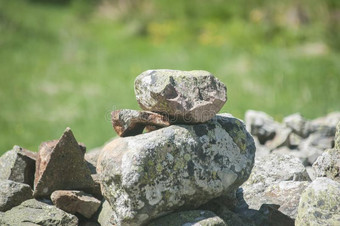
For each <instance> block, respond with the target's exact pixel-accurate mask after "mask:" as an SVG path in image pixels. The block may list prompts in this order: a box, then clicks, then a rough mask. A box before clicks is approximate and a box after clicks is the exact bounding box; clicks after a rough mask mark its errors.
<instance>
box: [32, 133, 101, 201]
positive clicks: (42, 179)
mask: <svg viewBox="0 0 340 226" xmlns="http://www.w3.org/2000/svg"><path fill="white" fill-rule="evenodd" d="M94 186H95V183H94V181H93V179H92V177H91V172H90V170H89V168H88V167H87V165H86V162H85V160H84V150H82V149H81V148H80V147H79V144H78V143H77V141H76V139H75V138H74V136H73V133H72V131H71V129H70V128H67V129H66V130H65V132H64V134H63V135H62V136H61V138H60V139H59V140H57V141H50V142H45V143H42V144H41V145H40V149H39V153H38V158H37V162H36V172H35V181H34V193H33V195H34V197H48V196H50V195H51V194H52V192H53V191H56V190H72V189H75V190H84V191H86V192H89V193H92V192H93V189H94Z"/></svg>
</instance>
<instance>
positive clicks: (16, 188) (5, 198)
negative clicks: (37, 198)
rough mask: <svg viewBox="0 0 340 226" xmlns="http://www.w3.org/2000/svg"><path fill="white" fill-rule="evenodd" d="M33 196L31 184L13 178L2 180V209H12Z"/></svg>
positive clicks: (0, 202)
mask: <svg viewBox="0 0 340 226" xmlns="http://www.w3.org/2000/svg"><path fill="white" fill-rule="evenodd" d="M31 198H33V196H32V189H31V187H30V186H29V185H27V184H23V183H18V182H14V181H11V180H0V211H7V210H10V209H11V208H12V207H14V206H17V205H19V204H20V203H22V202H23V201H25V200H27V199H31Z"/></svg>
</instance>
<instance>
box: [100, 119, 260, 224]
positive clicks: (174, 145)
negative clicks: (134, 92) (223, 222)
mask: <svg viewBox="0 0 340 226" xmlns="http://www.w3.org/2000/svg"><path fill="white" fill-rule="evenodd" d="M254 154H255V146H254V141H253V139H252V137H251V135H250V134H249V133H248V132H247V131H246V129H245V126H244V124H243V123H242V122H241V121H240V120H238V119H236V118H233V117H232V116H230V115H227V114H222V115H217V116H216V117H214V118H213V119H212V120H210V121H208V122H207V123H205V124H198V125H178V126H175V125H173V126H169V127H166V128H163V129H160V130H157V131H154V132H152V133H146V134H142V135H138V136H135V137H126V138H119V139H116V140H114V141H113V142H111V143H109V144H108V145H106V146H105V147H104V149H103V150H102V152H101V155H100V156H99V158H98V165H97V171H98V173H101V176H102V192H103V195H104V197H105V199H106V200H108V201H109V203H110V204H111V207H112V210H113V212H114V213H115V215H116V219H115V220H116V221H117V222H116V223H117V224H121V225H137V224H143V223H146V222H148V221H149V220H151V219H153V218H156V217H159V216H161V215H164V213H168V212H171V211H175V210H178V209H179V208H181V209H193V208H197V207H198V206H200V205H202V204H204V203H206V202H208V201H209V200H211V199H214V198H217V197H220V196H222V195H227V194H228V192H231V191H234V190H235V189H236V188H237V187H238V186H239V185H241V184H242V183H243V182H244V181H245V180H246V179H247V178H248V177H249V174H250V171H251V169H252V167H253V161H254Z"/></svg>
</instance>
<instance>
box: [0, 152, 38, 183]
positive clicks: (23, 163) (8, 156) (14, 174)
mask: <svg viewBox="0 0 340 226" xmlns="http://www.w3.org/2000/svg"><path fill="white" fill-rule="evenodd" d="M36 157H37V154H36V153H34V152H31V151H28V150H25V149H23V148H21V147H19V146H17V145H15V146H14V147H13V149H12V150H10V151H8V152H6V153H5V154H4V155H2V156H1V157H0V179H5V180H12V181H15V182H19V183H25V184H28V185H30V186H31V187H33V180H34V171H35V160H36Z"/></svg>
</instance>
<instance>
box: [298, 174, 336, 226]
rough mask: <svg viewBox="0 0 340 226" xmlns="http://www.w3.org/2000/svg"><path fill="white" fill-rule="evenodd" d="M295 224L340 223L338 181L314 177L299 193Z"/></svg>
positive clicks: (330, 225)
mask: <svg viewBox="0 0 340 226" xmlns="http://www.w3.org/2000/svg"><path fill="white" fill-rule="evenodd" d="M296 225H301V226H303V225H306V226H307V225H325V226H333V225H340V183H338V182H336V181H333V180H331V179H329V178H326V177H319V178H317V179H315V180H314V181H313V182H312V183H311V184H310V185H309V186H308V187H307V189H306V190H305V191H304V192H303V194H302V195H301V199H300V203H299V208H298V215H297V218H296Z"/></svg>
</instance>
